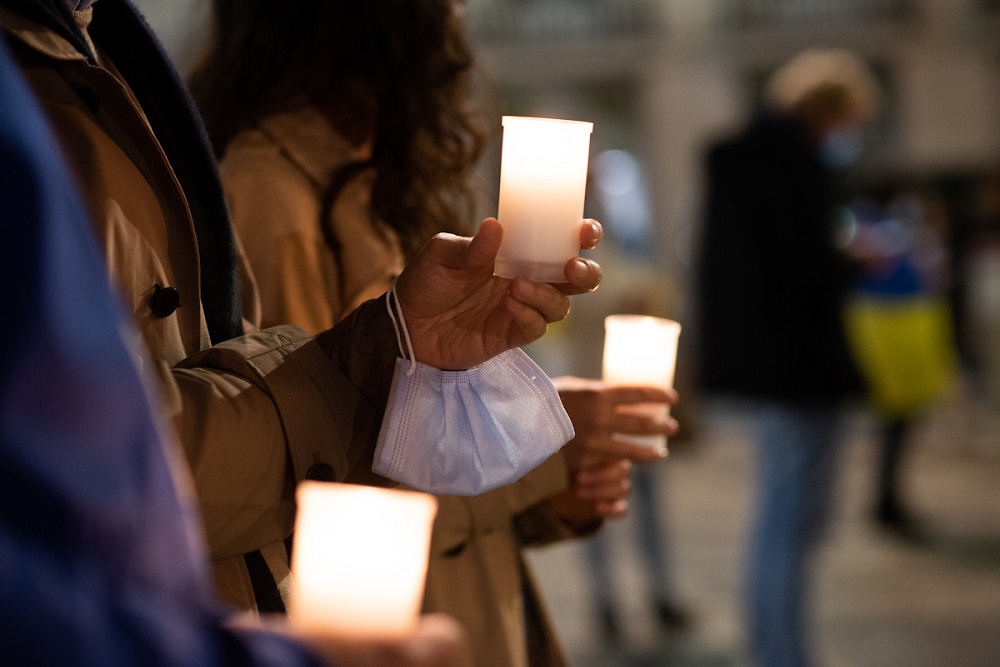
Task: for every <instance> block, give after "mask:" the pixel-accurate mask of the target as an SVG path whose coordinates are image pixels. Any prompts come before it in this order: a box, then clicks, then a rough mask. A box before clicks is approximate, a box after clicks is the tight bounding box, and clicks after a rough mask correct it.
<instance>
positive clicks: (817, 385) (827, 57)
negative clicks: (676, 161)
mask: <svg viewBox="0 0 1000 667" xmlns="http://www.w3.org/2000/svg"><path fill="white" fill-rule="evenodd" d="M873 81H874V79H873V77H872V76H871V74H870V73H869V72H868V70H867V68H866V67H865V66H864V64H863V63H861V62H860V61H858V60H857V59H856V58H855V57H854V56H852V55H851V54H849V53H845V52H842V51H808V52H805V53H803V54H800V55H799V56H797V57H796V58H795V59H793V60H792V61H790V62H789V63H788V64H787V65H785V66H784V67H782V68H781V69H779V70H778V72H776V73H775V74H774V76H773V77H772V78H771V79H770V81H769V83H768V87H767V91H766V107H765V109H764V110H763V111H762V112H761V113H760V114H759V115H757V116H756V117H755V118H754V119H753V120H752V121H751V122H750V124H749V125H748V126H747V127H746V128H745V129H744V130H742V131H741V132H740V133H739V134H738V135H736V136H734V137H730V138H728V139H726V140H724V141H721V142H719V143H717V144H715V145H714V146H712V147H711V148H710V150H709V151H708V154H707V184H708V187H707V202H706V209H705V217H704V225H703V236H702V239H701V254H700V262H699V267H698V274H697V295H698V309H699V316H698V326H697V331H698V336H699V340H698V347H699V377H700V383H701V386H702V389H703V390H704V391H705V392H706V393H707V394H709V395H712V394H714V395H724V396H729V397H735V398H739V399H742V400H743V401H745V402H746V403H747V405H748V407H749V408H750V415H751V423H752V426H753V436H754V440H755V441H756V446H757V460H756V464H757V475H758V478H759V479H758V483H757V491H758V497H757V499H756V507H755V510H756V517H755V519H754V528H753V532H752V535H753V537H752V546H751V550H750V553H749V560H748V566H749V567H748V569H749V572H748V582H747V596H748V608H747V612H748V623H749V629H748V633H747V635H748V639H749V643H750V647H749V649H750V653H751V659H752V662H753V664H759V665H766V666H767V667H799V666H803V665H809V664H812V662H813V659H812V657H811V655H810V651H809V643H808V635H809V629H808V623H807V617H808V614H807V611H806V609H805V606H806V605H805V597H806V590H807V587H808V581H807V578H808V574H809V572H808V564H809V558H810V556H811V554H812V553H813V549H814V547H815V545H816V543H817V541H818V540H817V538H818V537H819V536H820V535H821V533H822V531H823V528H824V525H825V524H826V522H827V518H828V515H829V510H830V504H831V495H832V487H833V483H834V477H835V475H834V472H835V469H836V466H835V463H836V459H837V454H838V450H839V441H840V431H841V423H842V416H843V406H844V402H845V399H847V398H848V397H850V396H852V395H853V394H855V393H858V392H860V391H861V389H862V381H861V378H860V374H859V372H858V370H857V367H856V366H855V363H854V361H853V359H852V357H851V353H850V350H849V348H848V342H847V337H846V334H845V331H844V328H843V325H842V320H841V316H842V313H841V306H842V301H843V298H844V296H845V295H846V290H847V288H848V286H849V283H850V278H851V269H850V264H849V263H848V261H847V259H846V258H845V257H843V256H842V255H841V254H840V251H839V250H837V248H836V247H835V245H834V234H833V232H834V217H835V212H836V208H835V204H836V199H835V186H836V184H835V176H836V170H837V167H839V166H842V165H844V164H845V163H846V162H848V161H849V160H850V158H851V157H853V156H854V155H855V154H856V148H857V147H858V139H859V136H860V131H861V128H862V126H863V125H864V123H865V122H867V121H868V120H869V119H870V118H871V116H872V115H873V113H874V109H875V106H876V102H877V100H876V98H877V88H876V87H875V84H874V83H873Z"/></svg>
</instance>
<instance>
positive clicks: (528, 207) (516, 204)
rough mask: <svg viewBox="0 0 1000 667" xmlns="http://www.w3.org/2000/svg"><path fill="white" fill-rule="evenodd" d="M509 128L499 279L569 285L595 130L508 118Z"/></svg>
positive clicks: (502, 161)
mask: <svg viewBox="0 0 1000 667" xmlns="http://www.w3.org/2000/svg"><path fill="white" fill-rule="evenodd" d="M503 128H504V129H503V148H502V151H501V156H500V205H499V210H498V213H497V219H499V220H500V224H501V225H503V241H502V242H501V244H500V252H499V253H498V255H497V260H496V267H495V273H496V275H498V276H501V277H503V278H516V277H518V276H521V277H524V278H528V279H530V280H535V281H540V282H550V283H562V282H566V277H565V274H564V271H565V267H566V262H568V261H569V260H571V259H573V258H574V257H576V256H577V255H579V253H580V226H581V224H582V222H583V198H584V194H585V192H586V186H587V163H588V159H589V155H590V134H591V132H592V131H593V129H594V124H593V123H586V122H581V121H571V120H558V119H553V118H524V117H520V116H504V117H503Z"/></svg>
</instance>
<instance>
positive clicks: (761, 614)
mask: <svg viewBox="0 0 1000 667" xmlns="http://www.w3.org/2000/svg"><path fill="white" fill-rule="evenodd" d="M841 413H842V410H841V408H840V407H839V406H836V405H830V406H821V407H801V406H795V405H791V404H787V403H782V402H771V401H764V402H756V403H755V404H754V405H753V406H752V412H751V420H752V423H753V426H754V431H755V433H754V435H755V437H756V440H757V443H756V445H757V466H758V469H757V475H758V486H757V489H758V497H757V515H756V518H755V525H754V532H753V542H752V547H751V552H750V559H749V581H748V591H747V593H748V598H749V599H748V613H749V640H750V649H751V653H752V658H753V661H754V664H757V665H760V666H761V667H804V666H806V665H809V664H811V662H812V660H811V658H810V651H809V623H808V617H807V607H808V605H807V600H806V597H807V590H808V583H809V582H808V574H809V573H808V569H809V568H808V566H809V561H810V557H811V555H812V552H813V547H815V546H816V544H817V543H818V542H819V539H820V537H821V536H822V534H823V532H824V529H825V528H826V526H827V524H828V522H829V515H830V506H831V498H832V495H833V484H834V477H835V475H834V471H835V468H836V461H837V458H838V452H839V450H840V448H841V447H840V444H841V435H840V431H841V427H842V417H841Z"/></svg>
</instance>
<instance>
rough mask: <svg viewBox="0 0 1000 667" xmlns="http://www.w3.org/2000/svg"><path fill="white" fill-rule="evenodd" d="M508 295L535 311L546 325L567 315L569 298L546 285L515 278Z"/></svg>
mask: <svg viewBox="0 0 1000 667" xmlns="http://www.w3.org/2000/svg"><path fill="white" fill-rule="evenodd" d="M509 294H510V296H511V297H512V298H513V299H514V300H515V301H517V302H518V303H520V304H522V305H525V306H528V307H529V308H532V309H533V310H535V311H537V312H538V313H539V315H541V316H542V318H543V319H544V320H545V322H546V323H548V324H552V323H553V322H558V321H559V320H561V319H563V318H565V317H566V316H567V315H569V298H568V297H567V296H566V295H565V294H563V293H562V292H561V291H560V290H558V289H556V288H555V287H554V286H552V285H549V284H547V283H536V282H532V281H530V280H525V279H523V278H515V279H514V280H513V282H512V283H511V285H510V291H509Z"/></svg>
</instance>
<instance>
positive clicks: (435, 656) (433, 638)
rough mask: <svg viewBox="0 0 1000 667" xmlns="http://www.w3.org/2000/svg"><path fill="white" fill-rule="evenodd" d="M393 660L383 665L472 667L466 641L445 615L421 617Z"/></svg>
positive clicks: (460, 631) (462, 632) (455, 623)
mask: <svg viewBox="0 0 1000 667" xmlns="http://www.w3.org/2000/svg"><path fill="white" fill-rule="evenodd" d="M398 653H399V655H398V657H397V658H396V659H394V660H392V661H391V662H387V663H385V664H393V665H403V666H405V667H472V655H471V652H470V649H469V641H468V637H467V636H466V634H465V631H464V630H463V628H462V626H461V625H459V623H458V622H457V621H456V620H455V619H453V618H452V617H450V616H447V615H445V614H424V615H423V616H421V617H420V621H419V624H418V625H417V629H416V631H415V632H414V634H413V635H412V636H411V637H410V638H409V639H408V640H407V641H406V642H404V643H403V644H401V645H400V646H399V651H398Z"/></svg>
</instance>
